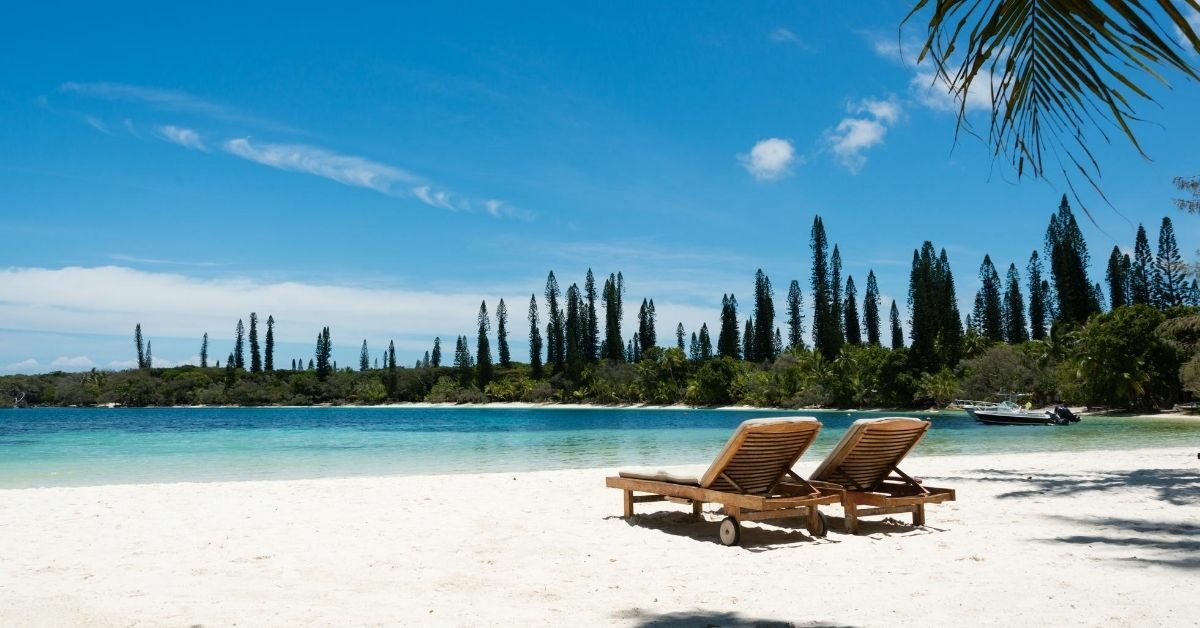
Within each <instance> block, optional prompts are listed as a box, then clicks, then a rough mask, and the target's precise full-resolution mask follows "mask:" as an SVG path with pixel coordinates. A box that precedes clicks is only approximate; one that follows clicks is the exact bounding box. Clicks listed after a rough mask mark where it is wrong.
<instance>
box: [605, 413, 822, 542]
mask: <svg viewBox="0 0 1200 628" xmlns="http://www.w3.org/2000/svg"><path fill="white" fill-rule="evenodd" d="M819 431H821V423H820V422H819V421H817V420H816V419H814V418H811V417H791V418H781V419H751V420H749V421H746V422H744V423H742V424H741V425H740V426H738V428H737V430H736V431H735V432H734V433H733V436H732V437H730V439H729V442H727V443H726V444H725V448H724V449H722V450H721V453H720V454H719V455H718V456H717V458H716V460H714V461H713V463H712V465H710V466H709V467H708V470H707V471H705V472H704V475H702V476H700V477H698V478H697V477H688V476H680V475H677V474H671V473H666V472H662V471H658V472H654V471H650V472H639V471H621V472H620V474H619V475H618V476H617V477H610V478H606V479H605V481H604V483H605V485H606V486H608V487H609V488H617V489H621V490H622V491H624V492H625V516H626V517H632V516H633V505H634V504H640V503H644V502H660V501H672V502H676V503H683V504H691V506H692V513H693V514H695V515H697V516H699V515H700V514H701V512H702V506H703V504H704V503H706V502H708V503H714V504H721V506H722V507H723V508H724V511H725V515H726V517H725V519H724V520H722V521H721V528H720V539H721V543H723V544H725V545H737V544H738V542H739V540H740V538H741V524H740V522H742V521H765V520H768V519H783V518H788V517H806V518H807V519H808V530H809V532H810V533H812V534H813V535H814V536H825V533H826V531H827V528H828V526H827V525H826V522H825V518H824V515H822V514H821V512H820V511H819V510H818V509H817V506H818V505H820V504H836V503H838V502H839V501H841V500H842V489H841V487H839V486H836V485H834V484H826V483H822V482H812V481H806V480H804V479H803V478H801V477H800V476H798V475H796V474H795V473H794V472H793V471H792V466H793V465H795V464H796V460H798V459H799V458H800V456H801V455H802V454H804V452H805V451H806V450H807V449H808V447H809V445H812V442H813V440H815V439H816V437H817V432H819ZM634 493H647V495H634Z"/></svg>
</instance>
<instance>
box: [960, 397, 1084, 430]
mask: <svg viewBox="0 0 1200 628" xmlns="http://www.w3.org/2000/svg"><path fill="white" fill-rule="evenodd" d="M967 414H969V415H971V417H972V418H974V419H975V420H976V421H979V422H980V423H984V424H986V425H1070V424H1072V423H1078V422H1079V417H1078V416H1076V415H1075V413H1074V412H1071V409H1070V408H1068V407H1066V406H1058V407H1056V408H1054V409H1053V410H1028V409H1026V408H1022V407H1021V406H1019V405H1017V404H1015V403H1013V402H1012V401H1002V402H1000V403H998V404H996V406H995V407H992V408H969V409H967Z"/></svg>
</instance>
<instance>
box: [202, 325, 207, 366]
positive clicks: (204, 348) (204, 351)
mask: <svg viewBox="0 0 1200 628" xmlns="http://www.w3.org/2000/svg"><path fill="white" fill-rule="evenodd" d="M200 368H208V332H204V340H201V341H200Z"/></svg>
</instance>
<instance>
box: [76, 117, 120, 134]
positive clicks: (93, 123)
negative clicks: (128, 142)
mask: <svg viewBox="0 0 1200 628" xmlns="http://www.w3.org/2000/svg"><path fill="white" fill-rule="evenodd" d="M83 119H84V121H85V122H87V123H88V126H90V127H92V128H93V129H96V130H97V131H99V132H101V133H103V134H105V135H112V134H113V133H112V131H110V130H109V129H108V127H107V126H106V125H105V124H104V123H103V122H101V121H100V119H99V118H97V117H96V116H84V117H83Z"/></svg>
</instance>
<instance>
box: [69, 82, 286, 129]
mask: <svg viewBox="0 0 1200 628" xmlns="http://www.w3.org/2000/svg"><path fill="white" fill-rule="evenodd" d="M58 92H59V93H62V94H77V95H80V96H86V97H88V98H96V99H100V100H108V101H111V102H131V103H139V104H143V105H146V106H148V107H150V108H152V109H156V110H159V111H171V112H176V113H187V114H192V115H197V116H203V117H207V118H214V119H217V120H225V121H229V122H242V123H246V124H252V125H254V126H258V127H262V128H269V129H274V130H278V131H290V132H298V131H297V130H296V129H293V128H291V127H288V126H286V125H282V124H279V123H276V122H272V121H270V120H265V119H262V118H259V117H256V116H252V115H249V114H247V113H244V112H242V111H239V110H237V109H235V108H233V107H229V106H227V105H223V104H220V103H217V102H213V101H211V100H207V99H205V98H201V97H199V96H195V95H193V94H189V93H188V92H185V91H181V90H173V89H161V88H156V87H145V86H141V85H130V84H127V83H109V82H94V83H80V82H74V81H69V82H66V83H63V84H62V85H59V86H58Z"/></svg>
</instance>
